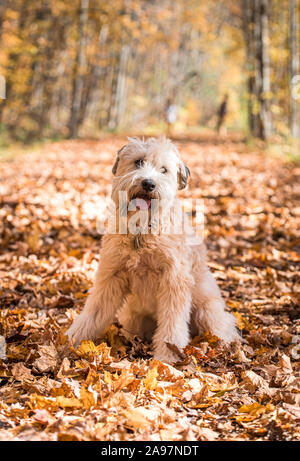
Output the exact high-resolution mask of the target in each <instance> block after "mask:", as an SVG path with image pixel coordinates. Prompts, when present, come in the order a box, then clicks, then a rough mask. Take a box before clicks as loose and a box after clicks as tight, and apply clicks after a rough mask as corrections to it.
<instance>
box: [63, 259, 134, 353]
mask: <svg viewBox="0 0 300 461" xmlns="http://www.w3.org/2000/svg"><path fill="white" fill-rule="evenodd" d="M126 291H127V282H126V280H125V279H124V278H122V277H121V276H120V275H119V274H117V275H111V276H107V273H105V271H104V269H103V271H102V270H101V263H100V266H99V269H98V273H97V276H96V281H95V283H94V286H93V288H92V291H91V293H90V295H89V297H88V299H87V301H86V304H85V307H84V309H83V311H82V312H81V314H80V315H79V316H78V317H77V318H76V319H75V321H74V323H73V324H72V325H71V327H70V328H69V330H68V331H67V335H68V337H69V339H70V341H72V342H73V344H74V345H75V346H77V345H78V344H79V343H80V342H81V341H82V340H83V339H96V338H97V337H99V336H100V335H101V333H103V332H104V330H106V328H107V327H108V326H109V325H110V324H111V323H112V322H113V320H114V317H115V314H116V312H117V310H118V309H119V308H120V307H121V305H122V303H123V301H124V296H126Z"/></svg>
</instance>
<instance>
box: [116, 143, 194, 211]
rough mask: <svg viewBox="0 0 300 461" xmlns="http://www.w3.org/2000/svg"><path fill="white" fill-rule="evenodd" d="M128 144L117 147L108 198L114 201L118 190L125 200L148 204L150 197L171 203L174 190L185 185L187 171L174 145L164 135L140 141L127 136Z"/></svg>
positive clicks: (174, 194)
mask: <svg viewBox="0 0 300 461" xmlns="http://www.w3.org/2000/svg"><path fill="white" fill-rule="evenodd" d="M128 140H129V143H128V144H126V145H125V146H124V147H122V149H120V150H119V152H118V155H117V159H116V161H115V164H114V166H113V169H112V172H113V174H114V175H115V177H114V181H113V190H112V198H113V200H114V201H115V202H116V203H117V202H118V196H119V192H120V191H126V192H127V196H128V200H129V201H131V200H133V199H137V206H138V199H142V200H143V203H146V204H147V207H148V208H149V207H150V206H151V199H159V200H163V201H164V202H165V203H166V202H167V203H169V205H171V204H172V202H173V199H174V198H175V196H176V193H177V190H178V189H183V188H184V187H186V185H187V180H188V177H189V174H190V171H189V169H188V167H187V166H186V165H185V164H184V163H183V162H182V160H181V159H180V156H179V152H178V150H177V148H176V147H175V146H174V144H172V143H171V141H169V140H168V139H166V138H162V139H155V138H149V139H147V141H142V140H140V139H137V138H128Z"/></svg>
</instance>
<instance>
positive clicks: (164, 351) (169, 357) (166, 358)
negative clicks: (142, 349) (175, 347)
mask: <svg viewBox="0 0 300 461" xmlns="http://www.w3.org/2000/svg"><path fill="white" fill-rule="evenodd" d="M154 357H155V358H156V359H158V360H160V361H161V362H165V363H169V364H170V365H171V364H173V363H176V362H179V361H180V357H179V355H178V354H176V353H175V352H173V351H171V350H170V349H169V348H168V347H167V346H165V347H161V348H159V349H155V351H154Z"/></svg>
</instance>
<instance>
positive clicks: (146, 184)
mask: <svg viewBox="0 0 300 461" xmlns="http://www.w3.org/2000/svg"><path fill="white" fill-rule="evenodd" d="M142 188H143V189H144V190H145V191H146V192H151V191H153V190H154V189H155V182H154V181H153V180H152V179H143V181H142Z"/></svg>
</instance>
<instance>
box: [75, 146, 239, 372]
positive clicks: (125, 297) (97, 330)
mask: <svg viewBox="0 0 300 461" xmlns="http://www.w3.org/2000/svg"><path fill="white" fill-rule="evenodd" d="M113 174H114V175H115V176H114V181H113V187H112V199H113V201H114V202H115V204H116V207H117V209H118V210H119V211H121V213H120V214H121V216H122V213H123V214H124V209H123V211H122V210H120V209H119V208H120V206H121V205H120V198H119V197H120V195H119V192H120V191H122V192H123V193H124V191H125V192H126V195H127V200H128V203H129V202H131V201H132V200H133V199H134V200H135V204H136V206H137V208H140V209H144V210H145V209H146V213H148V212H150V210H151V203H152V202H153V201H157V202H158V209H159V210H160V212H161V215H162V217H164V216H171V218H170V219H171V223H172V224H176V221H177V220H179V219H180V218H179V217H180V210H181V205H180V202H179V199H178V198H177V190H178V189H183V188H184V187H185V186H186V184H187V180H188V176H189V170H188V168H187V167H186V166H185V165H184V163H183V162H182V161H181V159H180V156H179V152H178V150H177V149H176V147H175V146H174V145H173V144H172V143H171V142H170V141H169V140H167V139H165V138H163V139H159V140H157V139H155V138H150V139H148V140H147V141H141V140H139V139H132V138H129V143H128V144H127V145H126V146H124V147H123V148H122V149H121V150H120V151H119V152H118V155H117V159H116V162H115V164H114V167H113ZM141 203H143V204H144V206H141ZM123 208H124V207H123ZM125 208H126V206H125ZM129 208H130V207H129ZM125 211H127V210H125ZM130 214H131V216H132V212H129V215H130ZM118 224H120V223H118ZM156 224H157V222H156ZM163 225H164V218H162V219H161V222H159V223H158V225H157V227H156V231H155V232H148V233H147V232H144V233H142V232H140V230H139V234H137V233H136V232H135V235H134V233H132V232H129V231H128V230H127V232H126V233H122V234H121V233H120V232H118V233H116V234H107V235H105V236H104V237H103V241H102V249H101V258H100V263H99V268H98V271H97V275H96V280H95V283H94V286H93V288H92V291H91V293H90V295H89V297H88V299H87V302H86V305H85V307H84V309H83V311H82V313H81V314H80V315H79V316H78V317H77V318H76V319H75V321H74V323H73V324H72V326H71V327H70V328H69V330H68V332H67V334H68V336H69V339H70V340H71V341H72V342H73V343H75V344H78V343H79V342H80V341H81V340H83V339H96V338H98V337H99V336H100V335H101V334H102V333H103V332H104V330H106V329H107V328H108V327H109V325H110V324H111V323H112V322H113V321H114V319H115V317H116V315H118V320H119V322H120V323H121V325H122V327H123V332H124V334H125V335H126V336H128V337H130V336H131V335H138V336H139V337H141V338H143V339H147V340H149V339H152V338H153V346H154V355H155V357H157V358H158V359H160V360H162V361H166V362H169V363H172V362H174V361H176V360H177V356H176V354H175V353H174V352H173V351H172V350H170V348H169V347H168V345H167V343H170V344H173V345H176V346H177V347H178V348H179V349H182V348H184V347H185V346H186V345H187V344H188V341H189V337H190V334H202V333H203V332H205V331H206V330H209V331H210V332H211V333H212V334H214V335H216V336H218V337H219V338H220V339H222V340H224V341H226V342H230V341H234V340H239V339H240V337H239V334H238V332H237V330H236V327H235V319H234V316H233V315H232V314H230V313H228V312H226V311H225V303H224V301H223V299H222V297H221V294H220V291H219V288H218V286H217V284H216V282H215V279H214V277H213V276H212V274H211V272H210V271H209V269H208V267H207V265H206V263H205V246H204V244H203V243H202V241H201V240H200V239H199V241H196V240H195V239H196V236H195V235H194V236H193V235H191V234H190V232H187V231H186V230H183V232H182V233H176V234H175V233H172V232H170V233H166V232H163ZM140 229H141V228H140ZM144 230H145V229H144Z"/></svg>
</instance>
